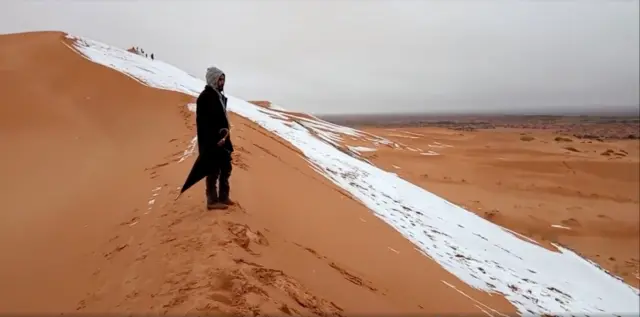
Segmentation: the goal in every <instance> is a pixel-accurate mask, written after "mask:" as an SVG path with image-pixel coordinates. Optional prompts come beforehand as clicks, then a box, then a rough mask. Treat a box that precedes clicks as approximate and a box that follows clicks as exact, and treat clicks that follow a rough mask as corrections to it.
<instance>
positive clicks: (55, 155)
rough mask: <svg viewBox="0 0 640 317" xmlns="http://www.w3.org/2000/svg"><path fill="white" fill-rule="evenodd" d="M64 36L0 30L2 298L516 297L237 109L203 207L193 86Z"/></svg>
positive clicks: (68, 302) (48, 303)
mask: <svg viewBox="0 0 640 317" xmlns="http://www.w3.org/2000/svg"><path fill="white" fill-rule="evenodd" d="M64 41H65V39H64V34H62V33H57V32H44V33H24V34H12V35H4V36H1V37H0V45H1V46H2V48H3V50H1V51H0V57H1V58H0V67H1V69H2V73H0V80H1V82H0V92H1V94H0V95H1V96H2V98H3V103H2V106H1V107H0V109H1V111H2V113H0V120H2V124H1V125H0V129H1V130H0V138H1V141H2V144H3V146H4V162H3V164H1V165H0V166H1V167H0V169H1V170H0V173H1V175H3V177H2V178H1V179H0V184H1V185H0V195H1V196H0V198H1V201H2V202H3V211H2V212H3V221H2V222H0V244H1V248H2V250H3V252H2V253H1V255H0V281H2V283H0V310H1V311H2V312H3V313H18V312H31V313H34V312H40V313H62V312H65V313H66V312H73V311H80V312H85V313H88V312H103V313H104V312H127V313H136V312H152V313H178V314H180V313H187V312H192V313H193V312H198V313H204V312H209V313H215V312H227V313H235V314H241V315H249V314H253V315H257V314H272V315H276V314H277V315H282V314H294V315H298V314H302V315H309V314H315V315H320V316H328V315H337V316H345V315H348V314H353V313H374V312H375V313H410V312H413V313H417V312H422V313H442V314H444V313H452V312H460V313H465V312H466V313H480V312H481V311H483V310H487V307H486V306H488V307H491V308H493V309H495V310H498V311H501V312H504V313H512V312H514V308H513V307H512V306H511V305H510V304H509V303H508V302H507V301H506V300H505V299H504V298H502V297H501V296H498V295H496V294H493V295H488V294H486V293H483V292H478V291H475V290H472V289H470V288H469V287H467V286H466V285H465V284H464V283H462V282H460V281H459V280H458V279H457V278H455V277H454V276H452V275H451V274H449V273H447V272H446V271H445V270H444V269H442V268H441V267H440V266H439V265H437V264H436V263H434V262H433V261H431V260H429V259H428V258H426V257H424V256H423V255H421V254H420V253H419V252H417V251H415V249H414V247H413V245H412V244H411V243H409V242H408V241H407V240H406V239H404V238H403V237H401V236H400V234H399V233H397V232H396V231H394V230H393V229H391V228H390V227H389V226H387V225H386V224H384V223H382V222H381V221H380V220H378V218H376V217H375V216H373V215H372V214H371V213H370V212H369V211H368V210H367V209H366V208H365V207H363V206H362V205H360V204H359V203H357V202H355V201H354V200H352V199H351V198H349V196H347V195H345V194H344V193H343V192H342V191H341V190H339V189H337V188H336V187H335V186H334V185H333V184H331V183H330V182H328V181H327V180H326V179H325V178H324V177H322V176H320V175H318V174H317V173H316V172H315V171H314V170H313V169H311V168H309V166H308V163H306V162H305V161H304V160H303V159H302V158H301V157H300V156H299V154H298V153H296V152H295V151H292V150H291V148H290V146H287V145H286V143H284V142H282V140H278V139H277V138H275V137H274V136H273V135H271V134H269V133H268V132H266V131H265V130H263V129H261V128H260V127H258V126H257V125H255V124H254V123H252V122H249V121H247V120H245V119H243V118H240V117H238V116H235V115H231V121H232V123H233V125H234V127H233V129H234V133H233V137H234V143H235V145H236V149H237V152H236V154H235V156H234V172H233V176H232V178H231V188H232V198H233V199H235V200H236V201H238V202H239V206H236V207H234V208H232V209H230V210H229V211H227V212H224V213H222V212H207V211H205V210H204V208H203V206H204V197H203V196H204V195H203V186H202V184H198V185H197V186H196V187H195V188H193V189H191V190H189V191H188V192H187V193H186V195H185V196H183V197H181V198H180V199H179V200H177V201H175V200H174V198H175V197H176V194H177V188H178V187H179V186H180V185H182V182H183V181H184V177H185V176H186V174H187V172H188V170H189V168H190V167H191V164H192V163H193V160H194V157H193V156H191V157H189V158H188V159H186V160H185V161H184V162H179V159H180V157H181V156H182V153H183V151H184V150H185V149H186V148H187V147H188V144H189V142H190V140H191V138H192V137H193V135H194V133H195V132H194V127H193V123H194V121H195V120H194V119H195V118H193V116H192V115H191V113H190V112H188V111H187V107H186V104H187V103H190V102H193V98H192V97H190V96H185V95H181V94H178V93H172V92H167V91H160V90H156V89H152V88H148V87H145V86H142V85H140V84H139V83H137V82H136V81H134V80H133V79H131V78H129V77H127V76H125V75H122V74H120V73H117V72H115V71H113V70H110V69H108V68H105V67H102V66H99V65H97V64H94V63H91V62H90V61H87V60H86V59H84V58H82V57H80V56H79V55H78V54H76V53H75V52H73V51H72V50H70V49H69V48H68V47H67V46H65V45H64V43H63V42H64ZM229 84H230V85H232V83H231V82H230V83H229ZM481 152H482V151H481ZM389 158H393V156H389ZM420 159H423V160H428V159H433V158H432V157H429V158H420ZM435 159H437V158H435ZM406 162H411V160H408V161H406ZM415 162H418V161H417V159H416V160H415ZM382 163H384V161H382ZM577 166H578V165H576V168H577ZM495 168H500V167H495ZM430 177H431V176H430ZM472 179H473V178H470V179H469V180H472ZM487 182H488V181H487ZM505 182H506V180H505ZM442 185H443V186H445V185H447V183H442ZM452 186H453V185H452ZM156 188H159V189H158V190H155V189H156ZM443 188H444V187H443ZM461 188H464V187H461ZM434 190H436V191H437V188H434ZM154 195H155V196H154ZM600 195H604V194H600ZM150 199H155V200H154V201H153V204H151V205H150V203H149V201H150ZM595 201H600V200H595ZM483 202H484V201H483ZM484 203H486V204H489V203H490V202H489V201H487V202H484ZM602 203H603V204H607V203H609V204H613V203H612V202H610V201H607V200H603V202H602ZM620 204H632V205H633V203H628V202H625V203H620ZM635 204H636V206H637V198H636V202H635ZM523 206H529V204H526V205H525V204H524V203H523ZM625 206H626V205H625ZM585 208H586V207H585ZM505 213H506V212H505ZM619 213H625V212H624V211H619ZM610 217H611V218H612V219H607V221H619V220H617V219H618V218H615V217H614V216H610ZM629 219H631V218H629ZM580 221H582V218H580ZM593 221H597V219H595V218H594V220H593ZM583 226H584V228H585V229H583V230H585V232H594V231H587V229H588V228H590V227H589V226H590V223H589V222H587V221H586V220H585V221H584V223H583ZM636 228H637V227H636ZM589 230H590V229H589ZM630 230H631V229H630ZM636 232H637V229H636ZM441 281H446V282H448V283H450V284H452V285H454V286H456V287H457V288H458V290H460V291H461V292H464V293H465V294H467V295H468V296H470V297H472V298H473V299H474V300H471V299H469V298H468V297H466V296H464V295H463V294H461V293H460V292H459V291H457V290H454V289H452V288H450V287H448V286H446V285H445V284H444V283H442V282H441ZM476 301H479V302H481V303H483V304H484V305H486V306H483V308H480V306H482V304H481V305H479V304H478V303H477V302H476Z"/></svg>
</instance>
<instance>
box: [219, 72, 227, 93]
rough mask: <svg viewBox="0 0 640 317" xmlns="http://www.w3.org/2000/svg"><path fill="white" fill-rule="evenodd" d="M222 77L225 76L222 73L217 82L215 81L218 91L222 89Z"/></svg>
mask: <svg viewBox="0 0 640 317" xmlns="http://www.w3.org/2000/svg"><path fill="white" fill-rule="evenodd" d="M224 77H225V76H224V74H222V75H220V78H218V82H217V85H218V87H217V88H218V90H220V91H222V90H224Z"/></svg>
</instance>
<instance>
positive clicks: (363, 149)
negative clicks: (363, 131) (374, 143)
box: [349, 146, 376, 152]
mask: <svg viewBox="0 0 640 317" xmlns="http://www.w3.org/2000/svg"><path fill="white" fill-rule="evenodd" d="M349 149H350V150H352V151H356V152H375V151H376V149H372V148H370V147H366V146H349Z"/></svg>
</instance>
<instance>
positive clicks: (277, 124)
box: [73, 38, 640, 315]
mask: <svg viewBox="0 0 640 317" xmlns="http://www.w3.org/2000/svg"><path fill="white" fill-rule="evenodd" d="M75 39H76V42H75V44H74V48H73V49H74V50H76V51H78V52H80V53H81V54H83V55H84V56H85V57H86V58H88V59H89V60H91V61H93V62H95V63H98V64H102V65H104V66H107V67H110V68H113V69H115V70H118V71H120V72H122V73H124V74H126V75H127V76H129V77H131V78H134V79H136V80H137V81H138V82H140V83H142V84H145V85H148V86H151V87H155V88H159V89H167V90H174V91H178V92H183V93H186V94H190V95H192V96H197V95H198V94H199V92H200V90H201V89H202V88H203V87H204V82H203V81H202V80H200V79H196V78H194V77H192V76H190V75H188V74H187V73H185V72H184V71H182V70H179V69H177V68H175V67H173V66H171V65H168V64H166V63H163V62H161V61H158V60H156V61H153V60H150V59H147V58H144V57H141V56H138V55H135V54H131V53H128V52H126V51H125V50H121V49H117V48H113V47H110V46H107V45H105V44H101V43H99V42H95V41H91V40H87V39H82V38H75ZM228 97H229V104H228V109H229V110H230V111H233V112H235V113H237V114H238V115H241V116H243V117H245V118H248V119H249V120H252V121H253V122H255V123H256V124H258V125H260V126H262V127H263V128H264V129H266V130H268V131H271V132H273V133H274V134H276V135H278V136H280V137H282V138H283V139H285V140H287V141H288V142H290V143H291V144H292V145H293V146H295V147H297V148H298V149H300V151H301V152H302V153H304V155H305V156H306V159H307V160H308V161H309V162H310V164H311V165H312V167H313V168H314V169H315V170H316V171H318V172H319V173H321V174H322V175H324V176H325V177H327V178H328V179H329V180H331V181H332V182H334V183H335V184H336V185H337V186H339V187H341V188H343V189H345V190H347V191H348V192H349V193H351V195H352V196H353V197H354V198H355V199H357V200H359V201H360V202H362V204H364V205H365V206H367V207H369V208H370V209H371V211H372V212H373V213H374V214H375V215H376V216H378V217H379V218H381V219H382V220H383V221H385V222H387V223H388V224H389V225H390V226H392V227H393V228H395V229H396V230H398V231H399V232H400V233H401V234H402V235H404V236H405V237H406V238H407V239H409V240H410V241H411V242H413V243H414V244H415V245H416V246H417V247H418V248H419V250H421V252H423V254H424V255H426V256H428V257H430V258H431V259H433V260H434V261H436V262H438V263H439V264H440V265H442V267H443V268H445V269H446V270H448V271H449V272H451V273H452V274H454V275H455V276H457V277H458V278H459V279H461V280H462V281H464V282H466V283H467V284H468V285H471V286H472V287H475V288H478V289H481V290H485V291H488V292H498V293H502V294H504V295H505V297H506V298H507V299H508V300H509V301H510V302H511V303H512V304H513V305H514V306H515V307H516V308H517V309H518V310H519V311H520V313H521V314H527V315H530V314H544V313H547V314H561V315H565V314H568V313H571V314H592V315H602V314H604V313H608V314H614V313H616V314H636V315H637V314H638V313H639V312H640V308H639V305H638V301H639V299H640V297H639V295H638V290H637V289H635V288H632V287H630V286H628V285H627V284H625V283H623V282H622V281H620V280H618V279H616V278H614V277H612V276H611V275H609V274H608V273H606V272H605V271H603V270H602V269H600V268H598V267H597V266H596V265H594V264H593V263H592V262H590V261H587V260H585V259H583V258H581V257H579V256H578V255H576V254H575V253H574V252H572V251H570V250H567V249H565V248H562V247H560V246H558V249H559V250H560V252H552V251H549V250H546V249H544V248H542V247H540V246H538V245H536V244H532V243H529V242H527V241H523V240H521V239H520V238H518V237H516V236H514V235H513V234H511V233H509V232H507V231H505V230H503V229H502V228H501V227H499V226H497V225H495V224H493V223H491V222H489V221H486V220H485V219H483V218H481V217H478V216H476V215H475V214H473V213H471V212H469V211H467V210H464V209H463V208H461V207H459V206H456V205H454V204H452V203H450V202H448V201H446V200H444V199H442V198H440V197H438V196H436V195H434V194H432V193H430V192H428V191H426V190H424V189H422V188H420V187H418V186H416V185H413V184H411V183H409V182H407V181H405V180H403V179H402V178H399V177H397V176H395V175H394V174H391V173H388V172H385V171H383V170H381V169H379V168H377V167H375V166H372V165H371V164H367V163H366V162H364V161H362V160H359V159H357V158H354V157H351V156H349V155H347V154H345V153H343V152H341V151H340V150H338V149H337V148H335V147H334V146H332V145H331V144H328V143H327V142H324V141H323V140H321V139H319V138H317V137H315V136H314V134H313V133H311V131H310V130H309V128H308V126H315V127H317V126H318V125H324V126H329V127H330V131H334V130H335V128H336V127H337V126H335V125H327V124H326V123H324V122H322V121H315V122H313V120H307V121H304V120H300V121H298V122H303V121H304V122H305V123H310V124H309V125H306V124H305V125H306V126H307V127H305V126H303V125H301V124H294V123H292V122H290V121H288V120H286V119H285V118H283V116H282V115H281V114H282V112H277V111H273V110H270V109H265V108H261V107H257V106H254V105H252V104H250V103H248V102H245V101H243V100H240V99H237V98H234V97H233V96H228ZM343 129H345V131H349V132H353V131H355V130H353V129H348V128H343ZM340 132H341V133H342V132H343V131H340ZM356 132H358V131H356ZM377 142H379V143H382V142H386V141H384V140H381V139H380V140H378V141H377ZM439 145H442V144H439ZM443 146H445V147H446V145H443ZM423 282H424V283H427V284H428V283H434V282H435V281H423ZM445 283H446V282H445ZM480 304H481V303H480ZM483 307H484V308H485V309H487V310H488V308H487V307H486V306H483Z"/></svg>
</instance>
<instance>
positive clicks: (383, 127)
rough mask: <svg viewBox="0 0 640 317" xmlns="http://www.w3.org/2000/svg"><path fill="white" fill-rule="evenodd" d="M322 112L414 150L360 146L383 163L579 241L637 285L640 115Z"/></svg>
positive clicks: (543, 237) (460, 198) (508, 221)
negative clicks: (347, 113) (339, 113)
mask: <svg viewBox="0 0 640 317" xmlns="http://www.w3.org/2000/svg"><path fill="white" fill-rule="evenodd" d="M322 118H323V119H324V120H327V121H330V122H332V123H336V124H341V125H347V126H351V127H355V128H358V129H360V130H363V131H366V132H369V133H372V134H375V135H379V136H381V137H385V138H388V139H390V140H392V141H394V142H397V143H400V144H403V145H406V146H407V148H408V149H409V151H406V150H401V149H398V148H394V147H389V148H387V149H381V148H379V149H378V150H377V151H375V152H373V151H372V152H366V151H364V152H362V153H360V155H362V156H363V157H366V158H367V159H368V160H369V161H370V162H372V163H373V164H375V165H376V166H379V167H381V168H383V169H385V170H387V171H389V172H393V173H396V174H397V175H398V176H400V177H402V178H404V179H406V180H408V181H410V182H412V183H414V184H416V185H418V186H421V187H423V188H425V189H427V190H429V191H431V192H433V193H434V194H436V195H439V196H441V197H444V198H445V199H447V200H449V201H451V202H453V203H455V204H459V205H461V206H463V207H464V208H466V209H467V210H469V211H472V212H475V213H476V214H477V215H479V216H482V217H484V218H486V219H487V220H490V221H492V222H494V223H496V224H498V225H501V226H504V227H506V228H508V229H511V230H513V231H515V232H517V233H519V234H521V235H523V239H533V240H535V241H537V242H538V243H540V244H541V245H543V246H545V247H546V248H549V249H554V247H553V245H552V243H554V244H558V245H562V246H564V247H568V248H570V249H573V250H574V251H576V252H577V253H579V254H581V255H582V256H584V257H586V258H587V259H589V260H591V261H594V262H595V263H597V264H599V265H600V266H602V267H603V268H605V269H606V270H608V271H609V272H611V273H613V274H615V275H617V276H620V277H622V278H623V279H624V280H625V281H626V282H627V283H629V284H630V285H633V286H634V287H638V285H639V282H640V275H639V273H638V272H639V266H640V262H639V259H640V255H639V252H640V244H639V237H640V232H639V222H640V217H639V215H640V205H639V201H640V187H639V186H640V169H639V166H640V165H639V164H640V162H639V145H640V140H639V138H640V119H639V117H638V116H637V115H626V116H593V115H583V116H556V115H530V116H527V115H503V116H500V115H490V116H489V115H484V116H481V115H479V116H475V115H474V116H471V115H448V116H429V115H350V116H339V115H332V116H323V117H322Z"/></svg>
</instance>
